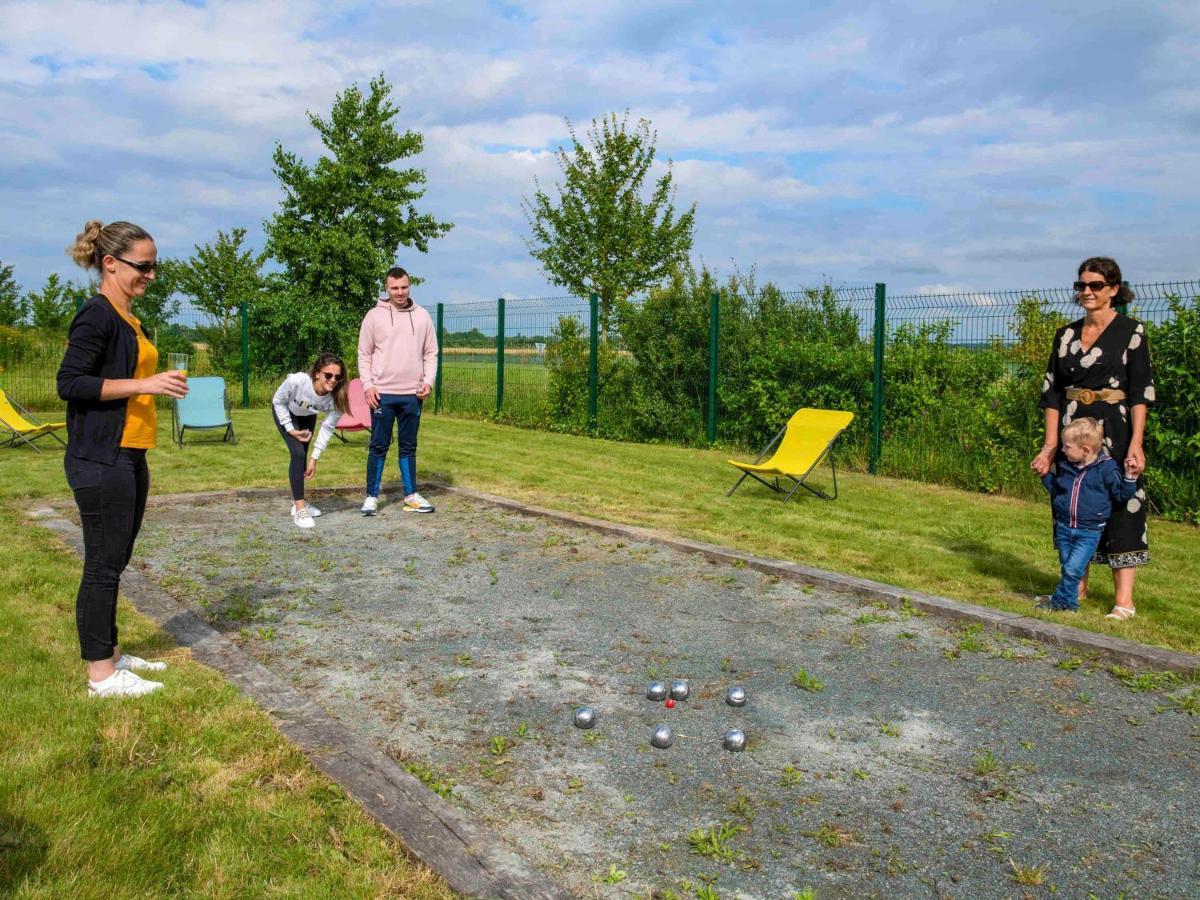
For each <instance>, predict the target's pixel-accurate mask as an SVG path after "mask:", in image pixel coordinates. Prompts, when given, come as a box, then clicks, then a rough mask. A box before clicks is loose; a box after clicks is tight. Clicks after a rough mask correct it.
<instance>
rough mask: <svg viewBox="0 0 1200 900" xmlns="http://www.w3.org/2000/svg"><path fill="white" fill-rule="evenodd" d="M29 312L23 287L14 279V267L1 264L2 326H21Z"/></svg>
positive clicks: (0, 306) (0, 321)
mask: <svg viewBox="0 0 1200 900" xmlns="http://www.w3.org/2000/svg"><path fill="white" fill-rule="evenodd" d="M28 312H29V309H28V304H27V303H26V300H25V298H24V297H23V296H22V295H21V287H20V285H18V284H17V282H16V279H14V278H13V267H12V266H6V265H4V264H3V263H0V325H8V326H9V327H12V326H14V325H20V324H21V323H22V322H24V321H25V316H26V315H27V314H28Z"/></svg>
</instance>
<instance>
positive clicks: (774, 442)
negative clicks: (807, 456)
mask: <svg viewBox="0 0 1200 900" xmlns="http://www.w3.org/2000/svg"><path fill="white" fill-rule="evenodd" d="M789 423H790V420H789ZM787 430H788V424H787V423H785V424H784V426H783V427H782V428H780V429H779V432H778V433H777V434H776V435H775V437H773V438H771V440H770V442H769V443H768V444H767V446H766V447H765V448H763V451H762V453H760V454H758V458H757V459H755V460H754V462H753V463H752V465H756V466H757V465H758V464H759V463H761V462H762V461H763V460H764V459H766V458H767V457H768V456H770V455H771V453H772V452H773V451H774V450H775V448H776V447H778V446H779V442H780V441H782V440H783V436H784V435H785V434H786V433H787ZM844 430H845V428H842V429H840V430H839V431H838V432H837V434H835V435H834V436H833V437H832V438H830V439H829V443H827V444H826V445H825V449H824V450H822V451H821V452H820V454H819V455H818V456H817V458H816V459H815V460H813V463H812V465H811V466H809V467H808V468H807V469H805V470H804V472H802V473H801V474H800V476H799V477H796V476H795V475H791V474H788V473H786V472H785V473H783V474H782V476H780V475H776V476H775V477H774V478H772V479H771V480H770V481H768V480H767V479H765V478H762V477H760V476H758V475H756V474H755V473H754V472H747V471H745V470H744V469H743V470H742V475H741V477H740V478H739V479H738V480H737V481H736V482H734V485H733V487H731V488H730V489H729V490H728V491H727V492H726V494H725V496H726V497H732V496H733V492H734V491H736V490H737V489H738V488H739V487H741V486H742V482H743V481H745V480H746V478H747V477H750V478H753V479H754V480H755V481H757V482H758V483H759V484H762V485H765V486H766V487H768V488H770V489H771V490H772V491H774V492H775V493H777V494H783V493H786V494H787V496H785V497H784V498H783V499H784V502H785V503H786V502H787V501H788V500H791V499H792V497H793V496H794V495H795V493H796V491H798V490H800V488H804V489H805V490H806V491H808V492H809V493H810V494H812V495H813V496H815V497H819V498H820V499H822V500H836V499H837V495H838V483H837V464H836V462H835V461H834V458H833V445H834V444H835V443H837V439H838V438H839V437H841V436H842V431H844ZM826 458H828V459H829V469H830V471H831V472H832V473H833V493H832V494H827V493H826V492H825V491H823V490H821V489H820V488H817V487H813V486H812V485H811V484H808V481H807V479H808V476H809V475H811V474H812V472H813V470H814V469H816V468H817V466H819V465H821V463H822V462H824V461H825V460H826ZM781 477H783V478H786V479H788V480H789V481H791V482H793V484H792V488H791V490H787V489H786V485H784V484H780V481H779V479H780V478H781Z"/></svg>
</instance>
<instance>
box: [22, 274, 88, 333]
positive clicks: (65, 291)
mask: <svg viewBox="0 0 1200 900" xmlns="http://www.w3.org/2000/svg"><path fill="white" fill-rule="evenodd" d="M91 293H92V292H91V291H89V289H88V285H78V284H74V283H72V282H70V281H63V280H62V279H60V278H59V277H58V273H56V272H51V273H50V275H49V276H48V277H47V278H46V283H45V284H44V285H42V289H41V290H40V291H30V292H29V294H28V295H27V296H26V303H27V304H28V307H29V311H30V315H31V317H32V319H33V327H34V328H45V329H47V330H51V331H61V330H64V329H65V328H66V327H67V326H68V325H70V324H71V319H73V318H75V310H76V308H77V307H78V306H79V304H80V303H81V302H82V301H84V300H86V299H87V298H88V297H90V296H91Z"/></svg>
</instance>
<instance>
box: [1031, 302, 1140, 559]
mask: <svg viewBox="0 0 1200 900" xmlns="http://www.w3.org/2000/svg"><path fill="white" fill-rule="evenodd" d="M1082 334H1083V319H1079V320H1078V321H1075V322H1072V323H1071V324H1070V325H1065V326H1063V327H1062V328H1060V329H1059V330H1058V331H1057V332H1056V333H1055V335H1054V348H1053V350H1052V351H1051V353H1050V364H1049V365H1048V366H1046V377H1045V380H1044V381H1043V382H1042V399H1041V402H1040V403H1039V404H1038V405H1039V406H1040V407H1041V408H1042V409H1051V408H1052V409H1057V410H1058V413H1059V427H1060V428H1061V427H1062V426H1063V425H1066V424H1067V423H1068V422H1070V421H1071V420H1072V419H1077V418H1080V417H1081V416H1091V417H1092V418H1095V419H1099V420H1100V421H1101V422H1103V423H1104V446H1105V448H1106V449H1107V450H1108V454H1109V456H1111V457H1112V458H1113V459H1114V460H1116V461H1117V464H1118V465H1120V466H1122V467H1124V464H1125V456H1126V455H1127V454H1128V452H1129V438H1130V434H1131V432H1132V423H1131V421H1130V412H1129V411H1130V408H1131V407H1133V406H1136V405H1138V404H1145V405H1147V406H1148V405H1149V404H1151V403H1153V402H1154V399H1155V398H1154V375H1153V372H1152V371H1151V369H1150V348H1149V347H1148V346H1147V344H1146V329H1145V326H1143V325H1142V323H1141V322H1139V321H1137V320H1136V319H1131V318H1130V317H1129V316H1126V315H1122V314H1121V313H1117V315H1116V317H1115V318H1113V320H1112V321H1111V322H1109V323H1108V327H1106V328H1105V329H1104V331H1102V332H1101V333H1100V336H1099V337H1098V338H1097V339H1096V343H1094V344H1093V345H1092V346H1091V347H1089V348H1087V349H1084V347H1083V345H1082V344H1081V343H1080V340H1079V339H1080V336H1081V335H1082ZM1068 388H1090V389H1091V390H1094V391H1098V390H1106V389H1107V390H1118V391H1124V392H1125V399H1124V400H1120V401H1118V402H1116V403H1109V402H1106V401H1103V400H1096V401H1095V402H1093V403H1084V402H1083V401H1082V399H1079V400H1069V399H1068V398H1067V390H1068ZM1059 447H1060V451H1059V456H1058V458H1059V459H1062V458H1063V457H1062V452H1061V447H1062V439H1061V435H1060V437H1059ZM1146 506H1147V504H1146V489H1145V484H1144V483H1143V478H1142V476H1141V475H1139V476H1138V489H1137V493H1136V494H1135V495H1134V496H1133V497H1132V498H1131V499H1130V500H1129V502H1127V503H1125V504H1123V505H1118V506H1114V507H1113V514H1112V518H1111V519H1109V520H1108V526H1107V527H1106V528H1105V529H1104V534H1103V535H1101V537H1100V546H1099V549H1097V551H1096V555H1095V556H1094V557H1093V558H1092V562H1094V563H1100V564H1102V565H1109V566H1111V567H1112V568H1114V569H1124V568H1128V567H1130V566H1141V565H1145V564H1146V563H1148V562H1149V561H1150V545H1149V542H1148V536H1147V534H1146Z"/></svg>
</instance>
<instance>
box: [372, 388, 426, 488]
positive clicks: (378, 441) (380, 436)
mask: <svg viewBox="0 0 1200 900" xmlns="http://www.w3.org/2000/svg"><path fill="white" fill-rule="evenodd" d="M420 425H421V401H420V400H418V399H417V398H416V395H414V394H380V395H379V406H378V407H377V408H375V409H373V410H371V445H370V447H369V448H368V449H367V496H368V497H378V496H379V485H380V483H381V482H382V481H383V467H384V464H385V463H386V462H387V453H388V448H389V447H391V446H392V428H393V426H394V427H395V429H396V443H397V444H398V445H399V450H400V480H401V481H403V482H404V496H406V497H407V496H408V495H409V494H413V493H416V490H417V429H418V428H419V427H420Z"/></svg>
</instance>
